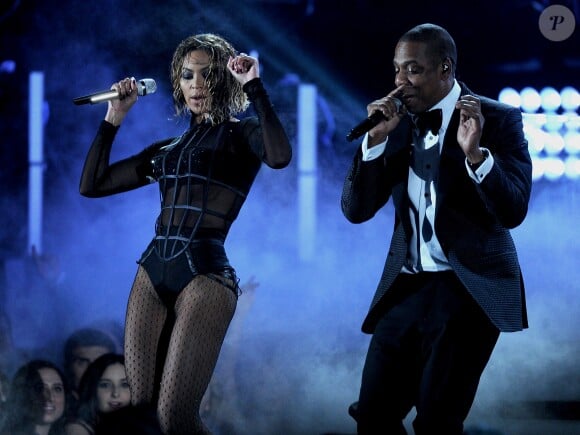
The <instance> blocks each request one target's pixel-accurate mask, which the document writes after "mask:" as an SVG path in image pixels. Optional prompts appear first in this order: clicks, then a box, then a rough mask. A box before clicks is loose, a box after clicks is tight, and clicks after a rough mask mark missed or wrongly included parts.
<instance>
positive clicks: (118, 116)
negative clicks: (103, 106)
mask: <svg viewBox="0 0 580 435" xmlns="http://www.w3.org/2000/svg"><path fill="white" fill-rule="evenodd" d="M111 90H114V91H117V93H118V94H119V97H118V98H114V99H112V100H109V102H108V108H107V114H106V115H105V121H108V122H110V123H111V124H113V125H115V126H118V125H120V124H121V122H123V119H124V118H125V116H126V115H127V113H128V112H129V110H130V109H131V107H133V104H135V102H136V101H137V98H138V92H137V80H135V77H127V78H124V79H123V80H121V81H119V82H117V83H113V85H112V86H111Z"/></svg>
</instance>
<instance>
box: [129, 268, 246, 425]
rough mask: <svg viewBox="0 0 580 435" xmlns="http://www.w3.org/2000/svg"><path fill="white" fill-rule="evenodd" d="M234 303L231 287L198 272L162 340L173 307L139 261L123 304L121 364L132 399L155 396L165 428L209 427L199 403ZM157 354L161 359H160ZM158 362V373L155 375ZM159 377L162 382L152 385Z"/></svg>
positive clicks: (143, 401)
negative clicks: (157, 290)
mask: <svg viewBox="0 0 580 435" xmlns="http://www.w3.org/2000/svg"><path fill="white" fill-rule="evenodd" d="M236 303H237V298H236V296H235V295H234V293H233V292H232V290H230V289H229V288H227V287H225V286H223V285H221V284H220V283H218V282H216V281H215V280H212V279H210V278H208V277H206V276H203V275H199V276H196V277H195V278H194V279H193V280H192V281H191V282H190V283H189V284H188V285H187V286H186V287H185V288H184V289H183V290H182V291H181V292H180V293H179V295H178V297H177V300H176V303H175V311H174V315H175V318H174V320H175V322H174V324H173V328H172V329H171V331H170V335H168V340H166V341H167V343H168V344H165V345H163V342H164V340H163V339H161V338H162V333H163V331H164V325H165V321H166V319H167V318H168V317H169V318H171V317H172V316H173V313H171V312H169V313H168V310H167V307H166V306H165V304H163V302H162V301H161V299H160V298H159V296H158V295H157V293H156V292H155V290H154V288H153V284H152V283H151V281H150V279H149V277H148V275H147V273H146V272H145V270H144V269H143V268H141V267H139V269H138V271H137V275H136V277H135V281H134V283H133V287H132V289H131V294H130V296H129V302H128V306H127V317H126V321H125V366H126V370H127V376H128V379H129V384H130V386H131V397H132V402H133V404H135V405H143V404H151V403H153V402H155V401H157V414H158V417H159V422H160V424H161V428H162V430H163V432H164V433H165V434H167V435H186V434H187V435H192V434H209V433H210V431H209V430H208V429H207V428H206V426H205V425H204V424H203V422H202V421H201V418H200V416H199V406H200V403H201V399H202V397H203V395H204V393H205V391H206V389H207V386H208V384H209V381H210V378H211V376H212V373H213V371H214V369H215V365H216V362H217V359H218V356H219V352H220V349H221V346H222V343H223V340H224V337H225V334H226V331H227V328H228V326H229V324H230V321H231V319H232V317H233V315H234V311H235V309H236ZM160 339H161V340H160ZM160 343H161V345H160ZM159 358H160V361H161V363H162V364H158V359H159ZM158 365H159V369H157V370H158V371H159V370H161V373H157V375H156V368H157V366H158ZM157 379H160V380H161V382H160V385H157V386H156V384H157V381H156V380H157Z"/></svg>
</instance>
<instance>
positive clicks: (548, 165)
mask: <svg viewBox="0 0 580 435" xmlns="http://www.w3.org/2000/svg"><path fill="white" fill-rule="evenodd" d="M543 165H544V178H546V179H548V180H550V181H556V180H558V179H560V178H562V176H563V175H564V170H565V165H564V162H563V161H562V160H561V159H559V158H557V157H548V158H545V159H544V161H543Z"/></svg>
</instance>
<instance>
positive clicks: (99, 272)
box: [0, 0, 580, 435]
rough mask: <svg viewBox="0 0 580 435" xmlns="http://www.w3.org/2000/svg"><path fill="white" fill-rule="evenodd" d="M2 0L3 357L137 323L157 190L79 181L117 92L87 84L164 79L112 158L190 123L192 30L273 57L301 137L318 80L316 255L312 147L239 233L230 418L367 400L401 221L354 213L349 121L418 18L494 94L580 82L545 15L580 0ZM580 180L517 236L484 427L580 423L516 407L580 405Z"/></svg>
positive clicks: (287, 414)
mask: <svg viewBox="0 0 580 435" xmlns="http://www.w3.org/2000/svg"><path fill="white" fill-rule="evenodd" d="M0 4H1V6H0V8H1V9H0V63H1V62H5V61H13V62H14V65H15V68H14V70H10V69H8V70H7V69H6V68H5V67H4V68H2V69H0V189H1V194H0V210H2V212H1V213H0V260H1V261H2V265H3V267H2V275H3V276H0V278H1V279H0V284H2V283H3V285H1V286H0V287H1V291H0V302H1V303H2V306H3V307H4V308H5V309H4V310H3V311H4V317H3V318H2V325H3V331H2V332H3V335H4V338H3V339H2V340H1V341H0V344H6V343H8V344H6V349H8V348H9V346H8V345H12V346H13V347H14V348H16V349H17V350H18V352H16V353H11V352H10V351H9V350H6V351H3V352H4V354H3V355H2V356H3V358H2V361H3V362H4V364H5V367H6V368H5V370H6V371H8V372H10V371H11V370H13V368H14V366H15V365H16V364H17V363H19V362H20V358H17V357H16V356H15V355H23V357H27V356H29V355H37V354H41V355H44V356H47V357H49V358H52V359H58V358H59V357H60V354H59V346H60V344H61V342H62V340H63V337H64V336H66V334H68V333H69V332H70V331H72V330H73V329H75V328H77V327H79V326H86V325H100V326H103V327H107V328H110V329H111V330H112V331H114V332H116V333H118V334H122V332H119V331H122V322H123V316H124V309H125V303H126V298H127V294H128V290H129V287H130V285H131V281H132V278H133V274H134V272H135V260H136V259H137V258H138V256H139V255H140V253H141V250H142V249H144V247H145V245H146V244H147V242H148V241H149V239H150V237H151V235H152V231H153V222H154V219H155V217H156V211H157V206H158V205H157V201H158V197H157V192H156V190H155V187H154V186H152V187H150V188H149V187H147V188H144V189H141V190H140V191H135V192H130V193H127V194H124V195H120V196H117V197H109V198H103V199H100V200H91V199H87V198H82V197H80V195H79V194H78V190H77V189H78V180H79V175H80V170H81V167H82V162H83V159H84V155H85V153H86V151H87V149H88V147H89V145H90V141H91V140H92V137H93V135H94V132H95V130H96V126H97V124H98V122H99V121H100V120H101V119H102V118H103V116H104V113H105V109H106V106H105V105H95V106H80V107H79V106H74V105H73V104H72V99H73V98H75V97H78V96H80V95H85V94H87V93H91V92H95V91H99V90H103V89H108V88H109V86H110V84H111V83H112V82H114V81H117V80H119V79H121V78H123V77H126V76H135V77H136V78H144V77H151V78H154V79H155V80H156V82H157V85H158V90H157V92H156V93H155V94H154V95H151V96H147V97H143V98H141V99H140V100H139V103H138V104H137V105H136V106H135V108H134V110H133V111H132V113H131V115H130V116H129V117H128V118H127V120H126V122H125V123H124V124H123V127H122V129H121V131H120V133H119V137H118V142H116V144H115V146H114V147H113V158H120V157H124V156H127V155H130V154H132V153H134V152H137V151H138V150H140V149H141V148H142V147H144V146H146V145H148V144H149V143H150V142H152V141H153V140H156V139H160V138H164V137H168V136H171V135H174V134H178V133H180V132H181V131H182V130H183V129H184V128H185V125H184V124H183V123H180V122H178V121H177V120H175V119H174V118H173V117H172V104H171V97H170V86H169V63H170V61H171V55H172V53H173V50H174V48H175V46H176V45H177V44H178V43H179V41H181V40H182V39H183V38H185V37H186V36H189V35H190V34H194V33H201V32H214V33H219V34H222V35H223V36H225V37H226V38H227V39H229V40H230V41H231V42H232V43H233V44H234V45H235V46H236V47H237V49H238V50H239V51H240V52H246V53H248V52H250V51H252V50H255V51H256V52H257V53H258V54H259V58H260V65H261V69H262V77H263V80H264V82H265V83H266V86H267V88H268V90H269V92H270V95H271V98H272V100H273V102H274V104H275V105H276V108H277V110H278V112H279V114H280V116H281V118H282V120H283V122H284V123H285V125H286V126H287V129H288V133H289V135H290V136H291V139H292V140H293V142H294V143H295V141H296V129H297V126H296V113H295V112H296V90H297V86H298V85H299V84H301V83H302V84H304V83H309V84H314V85H315V86H316V88H317V91H318V96H319V100H318V102H319V104H318V123H317V125H318V134H319V136H318V137H319V139H318V141H319V143H318V150H317V151H318V163H319V167H318V169H317V173H316V175H317V210H316V211H317V214H316V215H317V237H316V247H317V248H316V257H315V258H314V259H309V260H307V261H305V260H304V259H303V258H300V256H299V255H298V254H297V252H298V251H299V247H298V246H297V240H298V237H297V225H296V222H297V219H298V216H297V211H296V198H297V180H298V176H299V174H298V172H297V168H296V160H297V159H295V160H294V161H293V162H292V164H291V166H290V167H289V168H287V169H285V170H283V171H279V172H275V171H270V170H267V169H264V170H263V171H262V172H261V173H260V175H259V177H258V180H257V181H256V185H255V187H254V191H253V192H252V193H251V194H250V197H249V198H248V202H247V204H246V208H245V209H244V210H243V211H242V214H241V215H240V218H239V221H238V222H236V224H235V225H234V227H233V229H232V232H231V234H230V238H229V239H228V246H227V247H228V250H229V254H230V257H231V258H230V259H231V261H232V263H233V264H234V266H236V269H237V270H238V273H239V275H240V278H241V281H242V283H243V282H245V281H247V280H249V279H250V277H252V276H254V277H255V279H256V281H257V282H259V287H258V289H257V290H256V294H255V298H254V300H253V303H252V304H251V307H250V308H249V311H248V312H249V314H248V316H247V317H245V318H242V319H239V320H240V322H241V320H243V321H244V323H243V328H242V327H241V326H236V328H239V329H238V333H239V334H240V336H241V339H240V340H241V343H242V350H241V351H239V353H235V358H234V359H235V361H236V364H235V366H236V370H235V376H236V377H237V378H238V388H239V391H242V392H243V393H241V395H243V397H244V398H245V400H243V401H242V402H243V404H242V405H238V406H237V412H238V414H235V415H236V416H237V417H235V421H236V426H237V428H238V429H237V432H236V433H240V434H242V433H252V434H260V433H264V434H270V433H285V434H293V433H296V434H309V433H321V432H323V431H331V430H339V431H343V432H348V431H353V422H352V420H351V419H350V417H348V415H347V414H346V409H347V407H348V404H349V403H350V402H351V401H354V400H355V399H356V395H357V388H358V382H359V379H360V370H361V367H362V362H363V358H364V353H365V351H366V344H367V342H368V336H365V335H363V334H361V333H360V322H361V321H362V318H363V316H364V314H365V311H366V308H367V307H368V304H369V303H370V300H371V297H372V294H373V292H374V288H375V285H376V282H377V280H378V277H379V273H380V271H381V270H382V262H383V261H384V256H385V253H386V249H387V246H388V234H389V230H390V227H391V225H392V221H391V219H392V217H391V215H390V213H389V211H390V209H389V208H388V207H387V209H386V210H385V212H384V213H380V214H379V216H377V218H375V220H374V221H372V222H369V223H366V224H362V225H358V226H354V225H352V224H349V223H347V222H346V220H345V219H344V218H343V217H342V215H341V213H340V207H339V197H340V189H341V184H342V179H343V177H344V174H345V171H346V169H347V167H348V165H349V164H350V160H351V158H352V155H353V153H354V150H355V147H356V144H354V143H349V142H347V141H346V140H345V135H346V133H348V131H349V130H350V128H351V127H352V126H353V125H354V124H356V123H357V122H358V121H359V120H360V119H362V118H363V117H364V116H365V115H366V109H365V107H366V104H367V103H368V102H369V101H371V100H373V99H376V98H378V97H381V96H383V95H384V94H386V93H387V92H388V91H389V90H390V89H392V87H393V73H392V69H393V68H392V56H393V49H394V45H395V44H396V41H397V39H398V37H399V36H400V35H401V34H402V33H404V32H405V31H406V30H408V29H409V28H411V27H412V26H414V25H416V24H420V23H422V22H433V23H436V24H440V25H442V26H444V27H445V28H447V29H448V30H449V31H450V33H451V34H452V35H453V37H454V38H455V41H456V44H457V48H458V53H459V57H458V74H457V75H458V78H459V79H460V80H463V81H465V82H466V83H467V84H468V86H469V87H470V88H471V89H472V90H473V91H474V92H476V93H480V94H483V95H487V96H490V97H492V98H497V96H498V93H499V91H500V90H501V89H502V88H504V87H506V86H510V87H513V88H515V89H517V90H521V89H522V88H523V87H524V86H533V87H536V88H538V89H539V88H541V87H544V86H553V87H554V88H556V89H558V90H559V89H561V88H563V87H564V86H567V85H572V86H575V87H576V88H578V84H579V81H578V76H579V70H580V45H579V42H580V41H579V37H578V31H577V30H576V31H575V32H574V34H573V35H572V37H570V38H569V39H567V40H565V41H561V42H553V41H549V40H547V39H546V38H545V37H544V36H543V35H542V34H541V32H540V31H539V26H538V18H539V15H540V13H541V11H542V10H543V9H544V8H545V7H547V6H548V5H550V4H562V5H566V6H568V7H569V8H570V9H571V10H573V11H574V13H575V15H576V19H577V22H578V16H579V15H578V12H579V9H578V7H579V6H578V2H577V1H562V2H557V3H555V2H545V1H544V2H543V1H481V2H477V1H476V2H458V1H447V2H443V1H441V2H413V1H402V2H401V1H400V2H387V1H370V0H367V1H329V0H326V1H320V0H319V1H317V0H310V1H292V0H287V1H283V0H278V1H275V0H270V1H268V0H262V1H260V0H249V1H221V2H219V1H173V0H172V1H165V2H156V1H152V0H143V1H139V2H137V1H126V0H124V1H113V0H103V1H98V2H84V1H81V2H79V1H71V0H68V1H55V0H47V1H40V0H39V1H33V0H29V1H26V0H22V1H11V0H9V1H5V0H3V1H2V2H1V3H0ZM2 65H5V66H6V65H10V64H6V63H3V64H2ZM33 71H41V72H43V73H44V77H45V100H46V110H45V119H46V124H45V131H44V133H45V135H44V153H45V172H44V174H45V176H44V183H45V184H44V212H43V247H42V250H41V258H40V259H39V260H41V264H42V267H40V268H39V267H38V265H37V264H35V262H34V259H33V258H31V256H30V249H29V247H28V246H27V237H28V233H27V231H28V227H27V219H28V217H27V216H28V215H27V207H28V205H27V201H28V196H27V195H28V192H27V189H28V77H29V74H30V73H31V72H33ZM578 190H579V189H578V181H577V180H568V181H566V180H559V181H547V180H539V181H537V182H536V183H535V184H534V190H533V198H532V202H531V204H530V213H529V216H528V219H527V220H526V222H524V224H523V225H522V226H521V227H519V228H517V229H516V230H515V231H514V238H515V240H516V245H517V246H518V249H519V252H520V256H521V260H522V265H523V269H524V277H525V279H526V286H527V289H528V305H529V310H530V325H531V327H530V329H529V330H527V331H525V332H522V333H517V334H507V335H504V336H502V338H501V339H500V343H499V345H498V349H497V351H496V353H495V354H494V357H493V358H492V362H491V363H490V366H489V368H488V370H487V371H486V374H485V376H484V379H482V385H481V388H480V392H479V395H478V398H477V400H476V403H475V404H474V409H473V411H472V414H471V415H470V419H469V421H468V423H469V424H471V425H472V426H481V427H492V428H494V427H495V428H498V429H501V430H505V433H506V434H508V433H509V434H519V433H521V434H524V433H525V434H526V435H533V434H535V433H538V434H540V433H541V434H542V435H547V434H550V433H554V434H556V433H558V434H560V433H573V431H575V430H578V426H577V425H575V422H574V421H572V420H570V419H569V420H567V421H564V420H562V419H559V420H558V419H550V418H548V413H547V412H545V411H544V412H543V413H542V412H540V415H539V416H538V415H536V414H534V415H533V416H529V415H528V416H527V417H526V418H522V417H514V416H513V415H511V416H510V412H508V411H506V409H507V410H509V409H512V408H513V407H515V409H516V410H520V408H518V406H520V405H521V404H522V403H524V404H525V403H529V402H531V401H533V400H537V401H548V400H561V401H566V402H567V403H570V402H573V401H578V400H580V391H579V388H578V385H580V376H579V372H578V369H577V361H578V357H579V356H580V355H579V347H578V338H579V336H578V320H577V316H578V314H579V312H578V308H579V304H578V291H579V290H580V285H579V284H578V279H579V278H580V275H579V274H578V258H580V249H579V247H578V244H577V243H576V240H577V239H578V236H580V232H579V230H578V209H579V207H578ZM43 267H44V268H43ZM242 298H243V296H242ZM247 300H250V301H251V299H250V297H249V296H248V299H247ZM240 303H245V302H243V300H242V299H241V302H240ZM240 312H243V311H240ZM232 340H233V339H232ZM225 347H226V351H225V352H224V354H225V355H226V356H227V355H229V354H231V352H230V353H228V352H227V350H228V349H229V347H228V345H227V343H226V346H225ZM224 358H225V357H224ZM220 364H221V365H225V363H222V361H221V360H220ZM217 373H221V372H220V370H218V372H217ZM219 376H221V375H219V374H218V375H216V378H217V379H218V381H219ZM216 382H217V381H216ZM506 403H508V404H511V405H509V406H508V405H505V404H506ZM514 404H515V405H514ZM230 405H231V404H230ZM231 406H233V405H231ZM510 406H511V408H510ZM521 406H524V405H521ZM524 408H525V406H524ZM529 409H531V408H529V407H528V408H525V410H529ZM534 409H535V408H534ZM514 412H515V414H518V412H519V411H518V412H516V411H514ZM530 412H531V411H530ZM531 414H533V413H531ZM232 415H234V414H232ZM519 415H526V412H524V411H522V412H520V414H519ZM231 419H234V417H231ZM246 431H247V432H246ZM562 431H564V432H562ZM570 431H572V432H570ZM575 433H578V432H575Z"/></svg>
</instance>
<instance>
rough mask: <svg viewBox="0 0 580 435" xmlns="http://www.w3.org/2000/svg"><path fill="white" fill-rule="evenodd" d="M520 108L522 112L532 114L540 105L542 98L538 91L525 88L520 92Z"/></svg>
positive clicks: (528, 87)
mask: <svg viewBox="0 0 580 435" xmlns="http://www.w3.org/2000/svg"><path fill="white" fill-rule="evenodd" d="M520 98H521V108H522V110H523V111H524V112H527V113H534V112H536V111H538V109H539V108H540V107H541V105H542V98H541V97H540V94H539V92H538V91H536V90H535V89H534V88H532V87H530V86H527V87H525V88H523V89H522V90H521V91H520Z"/></svg>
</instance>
